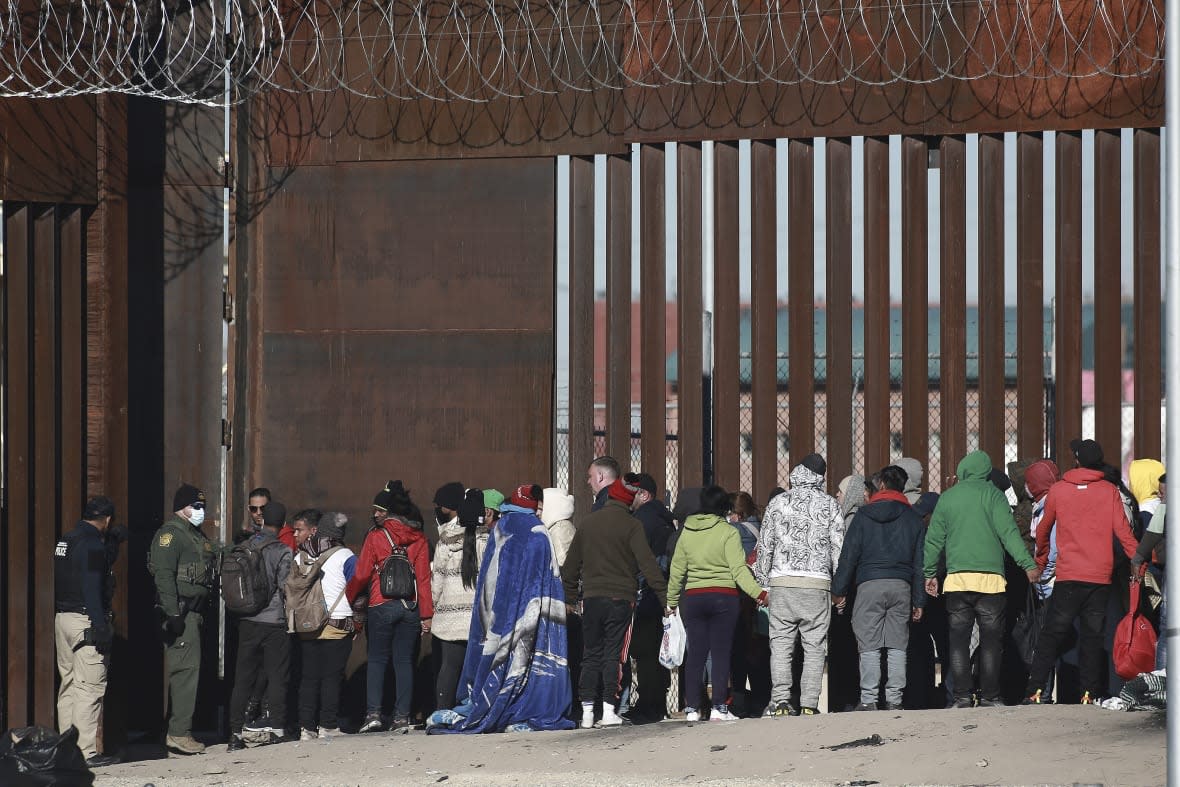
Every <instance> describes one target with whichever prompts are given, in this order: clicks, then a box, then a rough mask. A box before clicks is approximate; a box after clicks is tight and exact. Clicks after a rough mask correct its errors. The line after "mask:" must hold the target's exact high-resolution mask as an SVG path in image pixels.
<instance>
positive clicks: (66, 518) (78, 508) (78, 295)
mask: <svg viewBox="0 0 1180 787" xmlns="http://www.w3.org/2000/svg"><path fill="white" fill-rule="evenodd" d="M82 214H83V210H82V209H81V208H71V209H66V210H64V211H63V212H62V215H61V223H60V239H61V241H60V248H61V262H60V266H59V269H60V285H59V286H60V292H61V299H60V304H61V305H60V309H59V312H58V314H59V315H60V320H61V326H60V330H61V349H60V362H59V365H60V373H59V374H60V377H61V445H60V447H59V449H58V452H59V456H60V457H61V459H60V461H61V468H60V472H61V490H60V493H59V498H58V501H59V502H58V509H59V511H60V512H61V513H60V516H59V521H61V522H63V523H68V522H70V521H73V519H74V517H77V516H78V515H79V514H81V512H82V505H83V497H84V496H85V494H86V454H85V452H86V412H85V411H86V389H85V382H84V380H83V372H84V370H85V359H86V322H85V319H84V318H85V315H86V313H87V312H86V290H85V288H86V282H85V278H86V255H85V251H84V248H85V247H84V243H85V238H84V236H83V234H84V232H85V222H84V221H83V216H82Z"/></svg>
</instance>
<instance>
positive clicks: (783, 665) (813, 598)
mask: <svg viewBox="0 0 1180 787" xmlns="http://www.w3.org/2000/svg"><path fill="white" fill-rule="evenodd" d="M826 472H827V463H826V462H825V461H824V459H823V457H821V456H820V455H819V454H811V455H809V456H807V457H806V458H804V459H803V461H802V462H800V463H799V464H798V465H797V466H796V467H795V469H794V470H792V471H791V476H790V489H788V490H787V491H786V492H784V493H783V494H781V495H778V496H777V497H775V498H774V500H772V501H771V502H770V505H768V506H767V508H766V513H765V515H764V516H763V518H762V531H761V534H760V535H759V537H758V556H757V559H756V560H755V562H754V577H755V578H756V579H757V580H758V583H759V584H761V585H762V587H764V588H766V589H767V590H768V591H769V596H770V677H771V682H772V690H771V710H770V713H771V714H772V715H774V716H798V715H799V714H800V713H801V712H802V713H803V714H804V715H807V716H812V715H815V714H817V713H819V710H818V706H819V695H820V689H821V684H822V680H823V672H824V660H825V658H826V657H827V649H828V627H829V625H830V623H831V620H832V596H831V586H832V574H833V572H835V570H836V566H837V564H838V563H839V562H840V548H841V546H842V545H843V543H844V515H843V513H842V512H841V510H840V505H839V504H838V503H837V502H836V500H835V499H834V498H833V497H832V496H831V495H829V494H827V493H826V492H825V491H824V474H825V473H826ZM797 638H801V639H802V640H803V673H802V676H801V678H800V681H799V683H800V686H799V689H800V690H799V704H800V706H801V708H796V707H794V706H792V705H791V702H790V695H791V688H792V683H793V678H792V674H791V661H792V657H793V656H794V653H795V642H796V639H797Z"/></svg>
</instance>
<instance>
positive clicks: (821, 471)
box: [799, 454, 828, 475]
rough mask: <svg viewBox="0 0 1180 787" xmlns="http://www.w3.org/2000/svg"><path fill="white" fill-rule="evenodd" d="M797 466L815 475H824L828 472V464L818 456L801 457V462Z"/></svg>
mask: <svg viewBox="0 0 1180 787" xmlns="http://www.w3.org/2000/svg"><path fill="white" fill-rule="evenodd" d="M799 464H801V465H803V466H804V467H806V468H807V469H808V470H810V471H811V472H813V473H815V474H816V475H826V474H827V472H828V463H827V462H825V461H824V458H823V457H822V456H820V455H819V454H808V455H807V456H805V457H803V461H802V462H800V463H799Z"/></svg>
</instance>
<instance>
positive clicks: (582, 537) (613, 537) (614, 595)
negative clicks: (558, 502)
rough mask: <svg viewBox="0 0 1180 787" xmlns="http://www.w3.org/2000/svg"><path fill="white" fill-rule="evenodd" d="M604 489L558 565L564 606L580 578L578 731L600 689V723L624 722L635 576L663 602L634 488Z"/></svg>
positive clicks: (619, 483) (615, 484) (589, 721)
mask: <svg viewBox="0 0 1180 787" xmlns="http://www.w3.org/2000/svg"><path fill="white" fill-rule="evenodd" d="M605 489H606V490H607V498H606V501H605V502H604V503H603V506H602V508H600V509H598V510H597V511H593V512H591V513H590V515H589V516H587V517H586V518H585V519H584V520H582V523H581V524H580V525H579V526H578V529H577V532H576V533H575V534H574V540H573V541H572V542H570V548H569V552H567V553H566V556H565V563H564V564H563V565H562V567H561V581H562V585H563V586H564V589H565V601H566V606H567V607H574V605H575V602H576V601H577V598H578V580H579V579H581V581H582V597H583V602H582V604H583V609H582V636H583V638H584V641H585V648H584V656H583V659H582V674H581V682H580V685H579V687H578V694H579V695H580V696H581V698H582V727H583V729H588V728H590V727H593V726H594V701H595V700H596V699H597V698H598V696H599V691H600V690H601V696H602V719H601V721H600V722H599V724H600V725H601V726H603V727H617V726H619V725H621V724H622V723H623V719H622V717H621V716H619V714H618V705H619V689H620V686H619V682H620V680H621V678H622V658H623V650H624V645H625V644H626V642H627V638H628V633H629V632H630V629H631V621H632V617H633V615H634V613H635V597H636V594H637V593H638V592H639V581H638V576H639V575H640V574H642V575H643V576H644V578H645V579H646V580H647V584H648V587H650V588H651V589H652V590H653V591H654V592H655V594H656V597H657V598H658V599H659V601H660V605H661V606H663V605H664V604H665V603H666V600H667V594H666V591H667V588H668V584H667V582H666V581H665V580H664V572H663V571H661V570H660V565H659V563H657V562H656V558H655V555H653V554H652V552H651V547H649V546H648V543H647V536H646V535H645V534H644V532H643V525H641V524H640V523H639V520H638V519H636V518H635V517H633V516H631V504H632V503H633V502H634V501H635V493H636V492H637V491H638V489H637V488H636V487H634V486H631V485H629V484H626V483H625V482H624V481H623V479H621V478H616V479H615V480H614V481H612V482H611V484H610V486H609V487H605ZM730 529H731V530H732V528H730Z"/></svg>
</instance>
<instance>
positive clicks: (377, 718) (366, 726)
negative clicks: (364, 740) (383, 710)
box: [357, 713, 385, 733]
mask: <svg viewBox="0 0 1180 787" xmlns="http://www.w3.org/2000/svg"><path fill="white" fill-rule="evenodd" d="M384 729H385V722H383V721H381V714H380V713H370V714H368V715H366V716H365V720H364V721H363V722H362V723H361V728H360V729H359V730H357V732H358V733H361V732H381V731H382V730H384Z"/></svg>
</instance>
